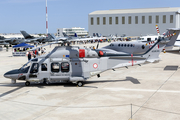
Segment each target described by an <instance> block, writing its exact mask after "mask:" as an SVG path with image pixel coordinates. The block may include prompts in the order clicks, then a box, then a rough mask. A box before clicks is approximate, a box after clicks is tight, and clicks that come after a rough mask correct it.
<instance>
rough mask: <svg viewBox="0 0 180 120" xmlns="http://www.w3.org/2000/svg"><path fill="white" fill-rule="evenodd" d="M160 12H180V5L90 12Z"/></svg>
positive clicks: (95, 13) (94, 13) (93, 13)
mask: <svg viewBox="0 0 180 120" xmlns="http://www.w3.org/2000/svg"><path fill="white" fill-rule="evenodd" d="M158 12H178V13H180V7H174V8H170V7H166V8H140V9H114V10H99V11H94V12H91V13H89V15H98V14H127V13H158Z"/></svg>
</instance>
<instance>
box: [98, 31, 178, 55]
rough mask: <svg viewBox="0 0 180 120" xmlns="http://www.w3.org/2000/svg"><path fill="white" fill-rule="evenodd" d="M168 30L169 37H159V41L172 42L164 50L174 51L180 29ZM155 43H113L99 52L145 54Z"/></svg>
mask: <svg viewBox="0 0 180 120" xmlns="http://www.w3.org/2000/svg"><path fill="white" fill-rule="evenodd" d="M167 30H168V31H167V33H170V34H169V35H166V34H165V35H163V36H159V37H157V39H161V40H170V42H168V43H167V44H166V46H165V48H164V49H172V47H173V46H174V43H175V41H176V39H177V37H178V35H179V33H180V29H176V28H169V29H167ZM168 37H169V39H168ZM154 43H155V41H149V42H148V41H146V42H140V41H131V42H126V41H123V42H113V43H111V44H110V45H108V46H105V47H103V48H100V49H98V50H99V51H107V52H108V53H117V54H119V52H121V54H143V53H145V51H147V50H148V49H149V48H150V47H152V46H153V44H154Z"/></svg>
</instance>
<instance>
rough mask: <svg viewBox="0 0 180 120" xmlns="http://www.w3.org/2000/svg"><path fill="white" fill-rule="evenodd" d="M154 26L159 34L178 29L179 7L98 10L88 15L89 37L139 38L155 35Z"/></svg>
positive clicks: (179, 25)
mask: <svg viewBox="0 0 180 120" xmlns="http://www.w3.org/2000/svg"><path fill="white" fill-rule="evenodd" d="M155 25H158V26H159V30H160V34H162V33H163V32H165V31H166V29H167V28H180V7H176V8H145V9H117V10H100V11H94V12H92V13H89V15H88V29H89V30H88V31H89V35H91V36H92V35H93V33H100V34H102V35H105V36H107V35H109V34H112V35H115V34H117V35H118V36H122V35H123V34H126V35H127V36H140V35H147V34H155V35H156V34H157V32H156V27H155Z"/></svg>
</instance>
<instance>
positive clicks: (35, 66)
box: [30, 63, 39, 73]
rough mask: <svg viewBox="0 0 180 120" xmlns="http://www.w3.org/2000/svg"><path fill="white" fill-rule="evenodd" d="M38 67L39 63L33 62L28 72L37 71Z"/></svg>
mask: <svg viewBox="0 0 180 120" xmlns="http://www.w3.org/2000/svg"><path fill="white" fill-rule="evenodd" d="M38 68H39V64H38V63H33V64H32V67H31V71H30V73H37V72H38Z"/></svg>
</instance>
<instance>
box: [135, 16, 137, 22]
mask: <svg viewBox="0 0 180 120" xmlns="http://www.w3.org/2000/svg"><path fill="white" fill-rule="evenodd" d="M135 24H138V16H135Z"/></svg>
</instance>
